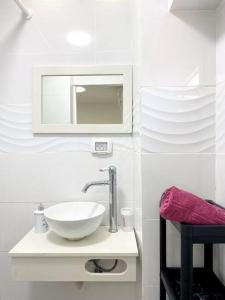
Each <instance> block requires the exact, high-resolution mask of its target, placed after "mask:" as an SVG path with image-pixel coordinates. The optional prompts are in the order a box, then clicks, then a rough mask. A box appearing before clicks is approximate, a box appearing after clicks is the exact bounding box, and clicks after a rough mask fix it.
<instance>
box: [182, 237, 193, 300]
mask: <svg viewBox="0 0 225 300" xmlns="http://www.w3.org/2000/svg"><path fill="white" fill-rule="evenodd" d="M192 277H193V244H192V240H191V237H190V238H188V237H187V236H184V235H181V300H192V279H193V278H192Z"/></svg>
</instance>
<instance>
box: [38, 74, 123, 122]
mask: <svg viewBox="0 0 225 300" xmlns="http://www.w3.org/2000/svg"><path fill="white" fill-rule="evenodd" d="M42 123H43V124H71V123H73V124H122V123H123V76H121V75H115V76H110V75H101V76H97V75H95V76H80V75H79V76H43V77H42Z"/></svg>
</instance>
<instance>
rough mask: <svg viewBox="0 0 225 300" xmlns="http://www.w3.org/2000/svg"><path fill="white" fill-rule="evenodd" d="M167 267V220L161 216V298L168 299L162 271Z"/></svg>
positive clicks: (162, 299)
mask: <svg viewBox="0 0 225 300" xmlns="http://www.w3.org/2000/svg"><path fill="white" fill-rule="evenodd" d="M165 269H166V220H164V219H163V218H162V217H160V274H159V276H160V300H166V289H165V287H164V284H163V282H162V280H161V272H162V271H164V270H165Z"/></svg>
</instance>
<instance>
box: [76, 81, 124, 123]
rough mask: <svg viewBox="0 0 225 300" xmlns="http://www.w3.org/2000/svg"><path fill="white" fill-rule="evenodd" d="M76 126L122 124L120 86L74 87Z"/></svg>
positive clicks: (121, 93)
mask: <svg viewBox="0 0 225 300" xmlns="http://www.w3.org/2000/svg"><path fill="white" fill-rule="evenodd" d="M74 91H75V93H76V95H75V97H76V118H77V119H76V123H77V124H121V123H123V86H122V85H83V86H75V87H74Z"/></svg>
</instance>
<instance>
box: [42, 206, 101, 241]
mask: <svg viewBox="0 0 225 300" xmlns="http://www.w3.org/2000/svg"><path fill="white" fill-rule="evenodd" d="M104 212H105V207H104V206H103V205H101V204H98V203H96V202H65V203H60V204H57V205H54V206H51V207H49V208H47V209H45V210H44V215H45V218H46V221H47V223H48V224H49V227H50V228H51V229H52V231H54V232H55V233H57V234H58V235H60V236H62V237H64V238H66V239H70V240H80V239H82V238H84V237H86V236H88V235H90V234H92V233H93V232H95V231H96V230H97V228H98V227H99V226H100V224H101V222H102V219H103V215H104Z"/></svg>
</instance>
